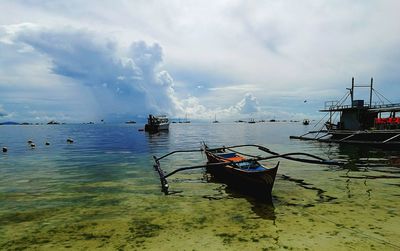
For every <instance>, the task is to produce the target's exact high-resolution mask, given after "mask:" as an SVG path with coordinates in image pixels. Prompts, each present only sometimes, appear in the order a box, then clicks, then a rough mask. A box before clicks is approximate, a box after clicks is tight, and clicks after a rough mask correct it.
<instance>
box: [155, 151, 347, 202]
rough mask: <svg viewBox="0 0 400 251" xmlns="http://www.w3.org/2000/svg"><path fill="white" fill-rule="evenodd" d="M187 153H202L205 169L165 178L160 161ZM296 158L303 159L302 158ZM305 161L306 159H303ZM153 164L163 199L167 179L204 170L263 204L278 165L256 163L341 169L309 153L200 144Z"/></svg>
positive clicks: (334, 163) (175, 171)
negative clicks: (281, 160)
mask: <svg viewBox="0 0 400 251" xmlns="http://www.w3.org/2000/svg"><path fill="white" fill-rule="evenodd" d="M241 147H255V148H257V149H258V150H260V151H262V152H264V153H268V154H269V155H268V156H258V155H257V156H256V155H250V154H247V153H243V152H239V151H237V150H236V149H237V148H241ZM188 152H204V153H205V154H206V156H207V159H208V161H207V163H206V164H205V165H197V166H189V167H181V168H178V169H176V170H174V171H172V172H170V173H168V174H166V173H164V171H163V170H162V169H161V164H160V161H161V160H162V159H164V158H166V157H168V156H170V155H172V154H176V153H188ZM296 156H302V157H301V158H299V157H296ZM304 157H307V158H304ZM153 158H154V161H155V164H154V168H155V170H156V171H157V172H158V174H159V176H160V182H161V191H162V192H164V193H165V194H166V195H167V194H169V192H168V189H169V185H168V181H167V178H168V177H170V176H172V175H174V174H176V173H178V172H181V171H185V170H192V169H199V168H206V170H207V171H208V172H209V173H210V174H211V175H213V176H214V177H216V178H218V179H219V180H222V181H223V182H224V183H226V184H227V185H228V186H230V187H232V188H234V189H236V190H238V191H240V192H245V193H246V194H250V195H252V196H254V197H256V198H261V199H263V200H270V199H271V191H272V188H273V185H274V181H275V176H276V172H277V170H278V166H279V162H278V163H277V164H276V165H274V166H273V167H266V166H265V165H263V164H260V163H259V161H262V160H271V159H276V158H284V159H288V160H293V161H300V162H305V163H312V164H325V165H341V164H342V163H341V162H337V161H332V160H325V159H323V158H320V157H318V156H315V155H312V154H308V153H299V152H294V153H285V154H279V153H276V152H274V151H271V150H269V149H268V148H266V147H264V146H260V145H253V144H251V145H235V146H223V147H219V148H209V147H208V146H207V145H205V144H204V143H203V145H202V147H201V149H195V150H178V151H173V152H170V153H168V154H165V155H163V156H161V157H159V158H157V157H156V156H153Z"/></svg>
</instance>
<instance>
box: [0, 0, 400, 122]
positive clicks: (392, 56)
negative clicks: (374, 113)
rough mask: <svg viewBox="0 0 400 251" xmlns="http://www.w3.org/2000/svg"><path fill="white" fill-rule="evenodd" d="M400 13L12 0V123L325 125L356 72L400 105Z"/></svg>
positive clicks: (345, 6)
mask: <svg viewBox="0 0 400 251" xmlns="http://www.w3.org/2000/svg"><path fill="white" fill-rule="evenodd" d="M399 9H400V2H399V1H397V0H380V1H370V0H353V1H344V0H331V1H320V0H314V1H311V0H304V1H294V0H280V1H276V0H265V1H237V0H226V1H225V0H222V1H218V0H213V1H207V0H204V1H191V0H187V1H178V0H168V1H162V0H159V1H151V0H143V1H141V0H133V1H127V0H124V1H122V0H113V1H90V0H88V1H77V0H69V1H50V0H43V1H33V0H26V1H18V0H13V1H7V0H2V1H0V10H1V13H2V14H1V15H0V122H1V121H18V122H23V121H29V122H47V121H49V120H57V121H61V122H87V121H95V122H96V121H100V120H101V119H104V120H107V121H126V120H129V119H132V118H145V117H146V116H147V115H148V114H149V113H152V114H167V115H168V116H170V117H171V118H184V117H186V116H187V117H189V118H190V119H198V120H204V121H209V120H214V117H215V116H216V117H217V119H218V120H221V121H233V120H237V119H250V118H255V119H287V120H292V119H297V120H302V119H303V118H311V119H318V118H320V117H322V116H323V114H321V113H319V112H318V110H319V109H322V108H324V102H325V101H333V100H339V99H340V98H341V97H342V96H343V95H344V94H345V92H346V88H347V87H349V86H350V85H351V78H352V77H355V81H356V84H359V85H367V84H369V83H370V78H371V77H373V78H374V87H375V88H376V89H377V90H378V91H379V92H380V93H381V94H384V95H385V97H386V98H387V99H388V100H390V101H391V102H393V103H400V97H399V95H398V94H399V91H400V82H399V80H400V71H399V69H400V25H399V23H400V17H399V15H398V10H399ZM367 95H368V90H366V89H359V90H357V91H356V93H355V96H356V98H358V99H368V97H367ZM375 101H376V102H377V101H379V100H378V99H377V98H376V99H374V102H375Z"/></svg>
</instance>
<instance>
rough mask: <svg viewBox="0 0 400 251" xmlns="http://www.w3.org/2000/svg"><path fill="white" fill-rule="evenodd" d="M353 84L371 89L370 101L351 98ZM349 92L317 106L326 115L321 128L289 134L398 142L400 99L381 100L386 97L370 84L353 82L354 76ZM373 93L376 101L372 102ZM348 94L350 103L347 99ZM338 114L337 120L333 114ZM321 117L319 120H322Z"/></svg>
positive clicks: (329, 139) (356, 141) (366, 142)
mask: <svg viewBox="0 0 400 251" xmlns="http://www.w3.org/2000/svg"><path fill="white" fill-rule="evenodd" d="M356 87H368V88H369V89H370V92H369V93H370V96H369V102H368V103H367V102H365V101H364V100H356V99H354V90H355V88H356ZM348 90H349V92H348V93H347V95H345V96H344V98H342V99H341V100H339V101H329V102H326V103H325V108H324V109H322V110H320V111H321V112H325V113H326V114H327V115H329V118H328V120H327V121H326V122H325V123H324V124H323V125H321V127H320V130H316V131H310V132H307V133H306V134H303V135H301V136H290V138H291V139H300V140H315V141H320V142H329V143H343V144H364V145H371V146H379V147H393V146H400V117H399V116H396V113H398V112H400V103H398V104H395V103H384V102H383V101H382V100H384V99H385V100H387V99H386V98H385V97H384V96H383V95H382V94H380V93H379V92H377V91H376V90H375V89H374V88H373V79H372V78H371V84H370V85H355V84H354V78H353V79H352V86H351V88H348ZM373 94H375V95H376V96H377V97H378V100H379V102H375V103H373ZM349 97H350V104H346V103H345V102H346V100H347V99H348V98H349ZM336 117H338V118H339V119H338V120H337V121H336V120H335V119H334V118H336ZM321 121H322V120H321Z"/></svg>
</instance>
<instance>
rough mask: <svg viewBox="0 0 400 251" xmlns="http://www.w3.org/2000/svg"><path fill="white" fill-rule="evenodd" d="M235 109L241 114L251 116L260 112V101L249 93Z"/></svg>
mask: <svg viewBox="0 0 400 251" xmlns="http://www.w3.org/2000/svg"><path fill="white" fill-rule="evenodd" d="M234 108H235V109H236V110H237V111H238V112H239V113H240V114H250V113H256V112H258V111H260V107H259V103H258V100H257V98H256V97H254V96H253V94H251V93H247V94H246V95H245V96H244V98H243V99H242V100H241V101H240V102H239V103H238V104H237V105H236V106H235V107H234Z"/></svg>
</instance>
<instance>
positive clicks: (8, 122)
mask: <svg viewBox="0 0 400 251" xmlns="http://www.w3.org/2000/svg"><path fill="white" fill-rule="evenodd" d="M0 125H19V123H17V122H13V121H7V122H1V123H0Z"/></svg>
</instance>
